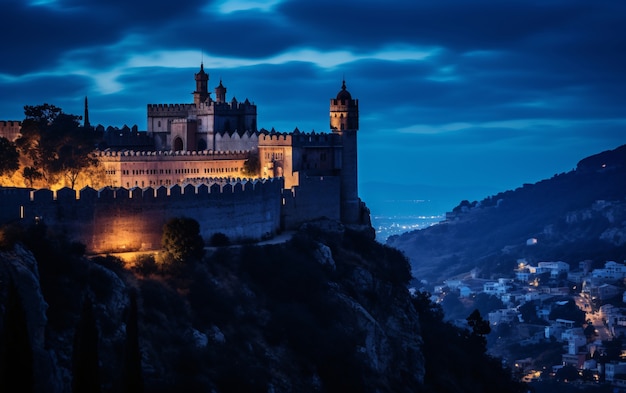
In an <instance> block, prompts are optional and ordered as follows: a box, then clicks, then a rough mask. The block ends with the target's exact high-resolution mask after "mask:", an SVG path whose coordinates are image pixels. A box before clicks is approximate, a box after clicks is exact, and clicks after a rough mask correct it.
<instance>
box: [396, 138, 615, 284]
mask: <svg viewBox="0 0 626 393" xmlns="http://www.w3.org/2000/svg"><path fill="white" fill-rule="evenodd" d="M624 179H626V145H622V146H620V147H618V148H616V149H614V150H608V151H604V152H601V153H598V154H595V155H592V156H589V157H586V158H584V159H582V160H580V161H579V162H578V164H577V166H576V168H575V169H574V170H572V171H569V172H566V173H561V174H556V175H554V176H553V177H552V178H550V179H546V180H542V181H539V182H537V183H534V184H524V185H523V186H521V187H519V188H517V189H515V190H509V191H505V192H501V193H498V194H496V195H493V196H489V197H487V198H485V199H483V200H481V201H480V202H478V201H475V202H469V201H467V200H465V201H463V202H461V203H460V204H459V205H458V206H457V207H455V208H454V209H453V210H452V212H449V213H447V214H446V219H445V220H444V221H443V222H441V223H440V224H438V225H434V226H432V227H429V228H425V229H421V230H418V231H413V232H407V233H404V234H401V235H396V236H392V237H390V238H389V239H388V240H387V245H389V246H391V247H395V248H398V249H399V250H401V251H403V252H404V253H405V255H406V256H407V257H408V258H409V260H410V262H411V268H412V273H413V275H414V276H415V277H416V278H417V279H419V280H427V281H442V280H444V279H446V278H450V277H452V276H455V275H458V274H463V273H469V272H470V271H474V272H475V273H478V274H479V275H480V276H483V277H487V278H494V277H497V276H498V275H502V274H505V273H506V274H510V272H511V269H512V268H514V266H515V264H516V263H517V260H518V259H521V258H525V259H528V260H529V262H532V261H534V260H549V259H554V260H564V261H565V262H568V263H570V264H575V263H577V262H579V261H582V260H587V259H591V260H593V261H594V262H595V263H596V264H600V263H603V262H604V261H605V260H611V259H617V260H623V259H624V258H626V240H625V239H626V182H624ZM530 238H533V239H537V243H536V244H534V245H532V246H527V245H526V241H527V240H528V239H530Z"/></svg>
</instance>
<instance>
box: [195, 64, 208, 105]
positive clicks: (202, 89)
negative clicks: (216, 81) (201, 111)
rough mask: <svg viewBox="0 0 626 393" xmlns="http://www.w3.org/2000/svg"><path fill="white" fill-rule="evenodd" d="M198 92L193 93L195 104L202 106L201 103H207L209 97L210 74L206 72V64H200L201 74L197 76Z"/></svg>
mask: <svg viewBox="0 0 626 393" xmlns="http://www.w3.org/2000/svg"><path fill="white" fill-rule="evenodd" d="M195 79H196V91H194V92H193V103H194V104H196V106H200V103H201V102H206V101H207V100H209V99H210V97H209V74H207V73H206V72H204V63H200V72H198V73H197V74H195Z"/></svg>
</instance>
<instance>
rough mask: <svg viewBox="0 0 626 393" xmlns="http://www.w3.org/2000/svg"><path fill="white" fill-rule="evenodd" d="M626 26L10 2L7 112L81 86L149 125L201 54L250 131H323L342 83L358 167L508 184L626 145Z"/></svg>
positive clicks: (566, 9) (476, 9)
mask: <svg viewBox="0 0 626 393" xmlns="http://www.w3.org/2000/svg"><path fill="white" fill-rule="evenodd" d="M624 25H626V2H623V1H619V0H607V1H601V2H595V3H593V4H591V3H589V2H588V1H586V0H547V1H538V0H535V1H532V0H530V1H529V0H512V1H507V2H501V1H496V0H478V1H473V2H467V1H465V0H439V1H436V2H435V1H431V2H426V1H414V0H398V1H393V2H383V1H382V0H381V1H373V0H361V1H356V0H345V1H340V2H337V1H335V0H332V1H331V0H318V1H316V2H302V1H296V0H270V1H260V0H219V1H217V0H216V1H208V0H190V1H184V2H179V3H172V2H171V1H169V0H168V1H166V0H153V1H151V2H146V1H128V0H90V1H88V2H85V1H83V0H55V1H53V0H32V1H30V2H29V1H26V2H25V1H18V0H5V1H4V2H3V24H2V25H0V47H2V48H3V52H4V53H9V54H10V61H3V62H0V91H1V92H2V93H3V94H0V108H1V109H2V113H0V118H5V119H20V118H21V117H22V116H23V111H22V107H23V105H27V104H28V105H36V104H39V103H43V102H49V103H53V104H55V105H57V106H60V107H62V108H63V109H64V110H66V111H67V112H70V113H78V114H82V100H83V98H84V96H86V95H87V96H89V102H90V117H91V119H92V121H93V122H99V123H103V124H105V125H109V124H111V125H118V126H121V125H123V124H129V125H132V124H137V125H138V126H139V127H140V128H145V121H146V114H145V106H146V104H147V103H186V102H191V95H190V92H191V91H193V89H194V87H195V86H194V81H193V74H194V73H195V72H197V70H198V67H199V64H200V62H201V61H203V62H204V65H205V69H206V70H207V72H209V74H210V76H211V81H210V82H209V83H210V86H211V88H212V87H214V86H215V85H217V84H218V83H219V82H218V81H219V79H223V81H224V84H225V85H226V87H227V88H228V97H229V98H232V97H237V99H239V100H243V99H245V98H249V99H250V100H251V101H253V102H255V103H256V104H257V105H258V107H259V112H258V113H259V126H260V127H265V128H268V129H269V128H272V127H275V128H276V129H277V130H280V131H291V130H293V128H295V127H298V128H300V129H301V130H304V131H309V130H311V129H315V130H316V131H326V130H327V128H328V117H327V116H328V100H329V99H330V98H331V97H333V96H334V95H335V94H336V93H337V92H338V91H339V88H340V86H341V81H342V79H343V78H345V79H346V81H347V83H348V89H349V90H350V91H351V93H352V94H353V96H354V97H355V98H358V99H359V105H360V110H361V119H360V120H361V121H360V123H361V131H360V132H359V138H360V139H359V142H360V146H361V148H362V149H363V150H362V152H360V154H361V156H362V157H364V160H363V161H362V164H361V165H363V166H365V167H366V168H367V170H364V171H362V172H361V176H362V178H363V179H365V178H368V177H369V178H374V177H376V176H378V177H385V176H391V175H397V176H400V177H401V178H402V179H409V178H412V177H416V176H418V177H422V178H423V179H430V181H432V182H445V181H451V180H453V181H459V182H467V183H470V182H472V181H475V182H484V183H487V182H489V181H488V176H492V177H491V178H490V179H491V180H490V181H491V182H496V181H497V182H503V184H504V182H505V180H504V179H500V178H497V179H496V180H494V177H497V175H496V173H497V170H496V169H497V168H498V167H500V168H502V169H503V170H504V169H506V170H508V171H510V173H511V174H510V175H508V176H506V178H507V179H509V180H506V182H507V183H506V184H507V185H508V184H510V183H509V182H510V181H519V180H520V179H526V178H529V177H530V176H528V175H525V174H528V173H531V171H537V173H539V172H540V173H542V174H545V171H552V170H549V169H547V168H549V167H551V166H558V167H559V168H564V167H571V166H572V162H574V163H575V161H576V160H577V159H580V158H582V157H583V156H585V155H587V154H593V153H595V152H597V151H598V150H606V149H607V148H614V147H616V146H617V145H619V144H620V143H623V138H622V137H621V135H623V129H624V118H626V116H624V114H623V108H624V107H626V95H624V94H623V86H624V85H626V73H624V72H623V70H624V69H626V52H624V51H623V48H624V47H626V34H624V33H623V32H622V30H623V26H624ZM16 36H18V37H19V39H17V40H16V39H15V38H14V37H16ZM529 152H538V153H536V154H535V156H536V157H535V158H536V159H534V160H529V158H528V154H529ZM380 157H384V161H383V162H382V163H381V161H380ZM550 160H553V161H554V164H550ZM531 161H532V162H531ZM520 162H524V165H520ZM435 163H436V164H435ZM412 166H415V167H417V169H416V168H413V167H412ZM459 166H461V168H459ZM543 166H545V168H544V167H543ZM455 168H456V169H455ZM542 168H543V169H542ZM455 171H456V172H455ZM459 176H460V177H459ZM502 176H504V175H502ZM421 183H423V182H421Z"/></svg>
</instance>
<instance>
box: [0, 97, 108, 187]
mask: <svg viewBox="0 0 626 393" xmlns="http://www.w3.org/2000/svg"><path fill="white" fill-rule="evenodd" d="M24 114H25V118H24V120H23V121H22V127H21V130H20V134H21V136H20V137H19V138H18V139H17V140H16V141H15V146H16V147H17V151H18V152H19V155H20V161H21V168H22V177H23V178H24V180H25V181H26V182H27V183H28V184H27V185H28V186H29V187H32V186H33V185H34V184H35V183H36V182H38V181H42V182H43V184H44V185H47V186H49V185H52V184H55V183H57V182H58V181H59V180H60V179H64V180H65V181H66V182H67V184H69V186H70V187H71V188H74V186H75V183H76V181H77V179H78V176H79V174H80V173H81V172H82V171H83V170H85V169H87V168H89V167H91V166H95V165H97V163H98V162H97V160H96V159H95V158H94V157H92V156H91V152H92V151H93V150H94V148H95V146H96V143H97V141H98V140H99V139H100V138H101V135H98V134H97V133H96V131H94V129H93V128H91V127H83V126H81V125H80V123H79V120H81V117H80V116H76V115H71V114H67V113H64V112H63V110H62V109H61V108H59V107H56V106H54V105H51V104H42V105H36V106H29V105H26V106H25V107H24ZM0 147H1V148H3V151H11V150H10V148H11V146H4V145H2V144H0ZM11 152H12V151H11ZM10 163H11V164H13V162H12V161H11V162H10ZM2 164H4V162H3V163H2ZM11 168H13V166H9V169H11Z"/></svg>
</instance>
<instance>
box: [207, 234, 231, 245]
mask: <svg viewBox="0 0 626 393" xmlns="http://www.w3.org/2000/svg"><path fill="white" fill-rule="evenodd" d="M209 244H210V245H211V246H212V247H225V246H229V245H230V239H229V238H228V236H226V235H225V234H223V233H221V232H217V233H214V234H213V236H211V240H210V241H209Z"/></svg>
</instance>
